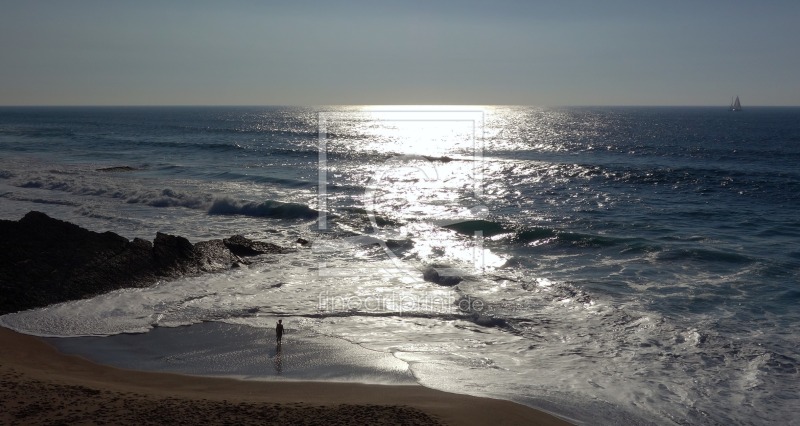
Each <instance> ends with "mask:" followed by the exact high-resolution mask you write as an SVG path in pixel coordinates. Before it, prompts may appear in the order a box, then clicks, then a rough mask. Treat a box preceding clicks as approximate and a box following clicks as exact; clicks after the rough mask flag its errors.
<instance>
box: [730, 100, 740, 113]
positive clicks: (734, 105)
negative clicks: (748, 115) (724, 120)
mask: <svg viewBox="0 0 800 426" xmlns="http://www.w3.org/2000/svg"><path fill="white" fill-rule="evenodd" d="M741 110H742V104H741V103H740V102H739V96H736V100H735V101H734V100H731V111H741Z"/></svg>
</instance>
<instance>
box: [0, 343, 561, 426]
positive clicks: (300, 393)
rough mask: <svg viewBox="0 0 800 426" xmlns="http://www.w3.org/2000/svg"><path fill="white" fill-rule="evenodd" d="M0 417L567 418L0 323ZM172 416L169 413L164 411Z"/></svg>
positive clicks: (500, 421)
mask: <svg viewBox="0 0 800 426" xmlns="http://www.w3.org/2000/svg"><path fill="white" fill-rule="evenodd" d="M0 342H1V343H2V344H0V375H1V376H2V380H1V381H0V394H2V395H3V398H2V414H0V423H4V424H14V423H15V422H17V423H20V424H22V423H31V422H34V423H57V422H67V423H76V422H77V423H86V422H95V421H101V420H105V421H113V422H114V423H117V424H133V423H137V424H142V423H145V424H146V423H164V422H165V421H166V420H168V419H170V418H173V419H174V420H178V421H180V420H183V421H188V422H189V423H192V419H196V420H198V421H199V420H202V421H203V422H205V423H208V424H213V423H223V422H230V421H233V422H238V423H247V422H250V423H253V424H265V423H266V424H269V423H272V424H289V423H295V422H305V423H304V424H327V425H330V424H349V423H352V422H356V423H358V422H369V423H372V424H419V425H426V424H449V425H483V424H493V425H517V424H527V425H568V424H569V423H567V422H566V421H564V420H562V419H560V418H558V417H555V416H553V415H550V414H548V413H545V412H542V411H539V410H536V409H533V408H530V407H527V406H524V405H521V404H517V403H514V402H511V401H505V400H497V399H490V398H479V397H473V396H468V395H458V394H452V393H447V392H442V391H437V390H434V389H429V388H426V387H423V386H421V385H372V384H370V385H368V384H359V383H337V382H315V381H244V380H236V379H228V378H210V377H199V376H187V375H180V374H174V373H161V372H146V371H133V370H124V369H119V368H115V367H109V366H105V365H100V364H95V363H93V362H90V361H88V360H86V359H84V358H81V357H78V356H74V355H66V354H63V353H60V352H58V351H57V350H56V349H55V348H54V347H53V346H51V345H49V344H47V343H46V342H45V341H44V340H42V339H40V338H37V337H33V336H29V335H25V334H20V333H17V332H15V331H12V330H9V329H6V328H3V327H0ZM171 416H173V417H171Z"/></svg>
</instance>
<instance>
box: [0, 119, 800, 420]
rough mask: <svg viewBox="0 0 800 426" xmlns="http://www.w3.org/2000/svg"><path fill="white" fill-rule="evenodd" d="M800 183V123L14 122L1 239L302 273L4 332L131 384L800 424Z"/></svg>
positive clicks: (154, 292)
mask: <svg viewBox="0 0 800 426" xmlns="http://www.w3.org/2000/svg"><path fill="white" fill-rule="evenodd" d="M798 164H800V108H768V107H761V108H759V107H753V108H747V109H745V110H744V111H741V112H730V111H727V109H726V108H724V107H722V108H711V107H705V108H700V107H574V108H567V107H564V108H537V107H511V106H509V107H504V106H496V107H488V106H487V107H390V106H387V107H69V108H68V107H52V108H51V107H38V108H33V107H31V108H21V107H3V108H0V218H2V219H8V220H18V219H20V218H21V217H22V216H23V215H24V214H25V213H27V212H28V211H31V210H37V211H42V212H44V213H46V214H48V215H50V216H52V217H55V218H57V219H62V220H66V221H69V222H72V223H75V224H78V225H80V226H82V227H84V228H87V229H90V230H93V231H98V232H102V231H113V232H115V233H118V234H120V235H122V236H124V237H126V238H129V239H133V238H134V237H140V238H144V239H149V240H152V239H153V238H154V237H155V234H156V232H164V233H169V234H174V235H181V236H185V237H187V238H189V239H190V240H191V241H192V242H198V241H203V240H208V239H215V238H226V237H229V236H231V235H234V234H242V235H245V236H247V237H249V238H253V239H256V240H262V241H268V242H272V243H276V244H279V245H283V246H286V247H291V248H293V249H294V251H293V252H292V253H288V254H273V255H264V256H261V257H258V258H257V259H256V261H255V262H254V263H252V264H250V265H246V266H243V267H241V268H236V269H232V270H231V271H229V272H225V273H217V274H208V275H203V276H199V277H184V278H180V279H177V280H172V281H163V282H159V283H158V284H156V285H155V286H153V287H150V288H145V289H126V290H119V291H114V292H111V293H107V294H104V295H100V296H97V297H94V298H91V299H87V300H80V301H72V302H66V303H61V304H57V305H53V306H49V307H46V308H42V309H35V310H31V311H25V312H20V313H15V314H8V315H4V316H2V317H0V324H2V325H3V326H6V327H9V328H12V329H14V330H18V331H20V332H24V333H28V334H33V335H38V336H48V337H50V338H51V341H53V342H54V343H56V345H57V346H60V347H62V348H64V350H67V351H72V352H75V353H81V354H83V355H84V356H87V357H89V358H93V359H97V360H99V361H101V362H107V363H111V364H115V365H120V366H126V367H131V368H143V369H154V370H167V371H178V372H184V373H189V374H209V375H226V376H234V377H242V378H247V379H256V380H259V379H280V380H290V379H326V380H352V381H365V382H376V383H384V382H385V383H413V382H417V383H420V384H422V385H425V386H429V387H433V388H437V389H442V390H447V391H453V392H459V393H467V394H473V395H480V396H489V397H495V398H503V399H509V400H513V401H518V402H520V403H523V404H528V405H531V406H534V407H537V408H541V409H544V410H547V411H550V412H553V413H556V414H559V415H561V416H563V417H565V418H567V419H570V420H572V421H574V422H576V423H586V424H620V423H628V424H663V425H674V424H720V425H722V424H725V425H728V424H800V418H798V416H797V414H796V413H797V407H798V406H800V385H798V383H800V380H798V379H799V378H800V377H798V366H799V362H800V361H799V356H800V355H799V352H800V350H799V349H798V348H800V338H798V335H797V333H796V330H798V329H800V311H798V309H797V306H798V302H800V244H799V242H800V213H798V211H800V196H798V194H800V169H799V168H798ZM299 239H302V240H306V241H309V242H310V244H305V245H304V244H299V243H298V242H297V241H300V240H299ZM277 319H283V322H284V324H286V327H287V334H286V336H285V338H284V339H285V343H284V345H283V349H282V352H281V351H276V350H275V347H274V343H273V340H272V338H270V337H269V336H270V334H269V333H271V332H272V330H273V329H274V326H275V322H276V321H277ZM262 347H263V348H264V350H261V349H260V348H262ZM293 348H294V349H293ZM293 350H295V351H296V355H295V356H294V357H293V355H292V351H293ZM278 361H280V362H278Z"/></svg>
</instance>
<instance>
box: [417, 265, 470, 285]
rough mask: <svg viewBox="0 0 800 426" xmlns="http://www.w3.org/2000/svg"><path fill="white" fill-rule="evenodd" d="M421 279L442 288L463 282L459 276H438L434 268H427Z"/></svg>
mask: <svg viewBox="0 0 800 426" xmlns="http://www.w3.org/2000/svg"><path fill="white" fill-rule="evenodd" d="M422 279H424V280H425V281H428V282H432V283H436V284H439V285H444V286H454V285H456V284H458V283H460V282H461V281H463V278H461V277H459V276H455V275H441V274H439V271H438V270H437V269H436V267H434V266H428V267H427V268H425V270H424V271H422Z"/></svg>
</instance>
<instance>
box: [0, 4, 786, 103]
mask: <svg viewBox="0 0 800 426" xmlns="http://www.w3.org/2000/svg"><path fill="white" fill-rule="evenodd" d="M319 3H323V4H317V3H316V2H310V1H304V0H284V1H270V0H229V1H208V0H193V1H183V0H171V1H150V0H140V1H122V0H70V1H63V0H50V1H45V0H0V105H344V104H379V105H391V104H403V105H418V104H446V105H490V104H509V105H512V104H513V105H543V106H548V105H727V104H728V103H729V102H730V99H731V97H732V96H734V95H739V96H740V97H741V100H742V104H743V105H745V106H754V105H800V77H799V76H800V25H798V22H800V1H797V0H762V1H758V2H754V1H739V0H727V1H717V0H692V1H684V0H671V1H660V2H656V1H651V0H591V1H585V0H552V1H549V0H547V1H545V0H542V1H538V0H528V1H488V0H482V1H473V0H463V1H435V0H428V1H416V0H403V1H384V2H379V1H376V0H373V1H368V0H344V1H328V2H319Z"/></svg>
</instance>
